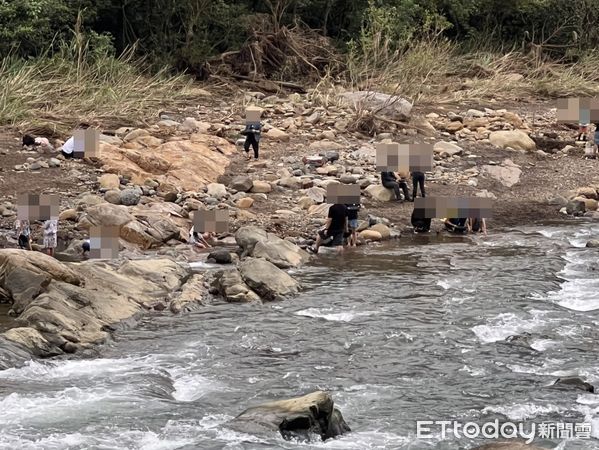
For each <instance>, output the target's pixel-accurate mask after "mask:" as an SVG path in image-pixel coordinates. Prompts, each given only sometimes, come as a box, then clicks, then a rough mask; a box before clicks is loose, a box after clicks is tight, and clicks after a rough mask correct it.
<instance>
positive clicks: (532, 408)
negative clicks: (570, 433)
mask: <svg viewBox="0 0 599 450" xmlns="http://www.w3.org/2000/svg"><path fill="white" fill-rule="evenodd" d="M564 411H565V410H564V409H563V408H560V407H559V406H557V405H535V404H534V403H525V404H514V405H509V406H507V405H502V406H487V407H486V408H484V409H483V411H482V412H483V414H485V413H497V414H503V415H504V416H506V417H508V418H509V419H510V420H513V421H522V420H526V419H533V418H535V417H536V416H540V415H547V414H551V413H563V412H564Z"/></svg>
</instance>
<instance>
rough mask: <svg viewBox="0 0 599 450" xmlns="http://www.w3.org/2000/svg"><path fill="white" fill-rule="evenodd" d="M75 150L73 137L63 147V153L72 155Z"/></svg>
mask: <svg viewBox="0 0 599 450" xmlns="http://www.w3.org/2000/svg"><path fill="white" fill-rule="evenodd" d="M73 150H75V138H74V137H73V136H71V137H70V138H68V139H67V141H66V142H65V143H64V145H63V146H62V151H63V152H65V153H66V154H68V155H70V154H71V153H73Z"/></svg>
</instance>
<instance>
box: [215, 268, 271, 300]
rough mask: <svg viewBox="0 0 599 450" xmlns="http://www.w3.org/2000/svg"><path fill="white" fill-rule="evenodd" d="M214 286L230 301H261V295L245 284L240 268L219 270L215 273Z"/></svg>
mask: <svg viewBox="0 0 599 450" xmlns="http://www.w3.org/2000/svg"><path fill="white" fill-rule="evenodd" d="M213 287H215V288H216V290H217V291H218V293H219V294H220V295H222V296H223V297H224V298H225V300H226V301H228V302H232V303H249V302H258V301H260V296H258V294H256V293H255V292H254V291H252V290H251V289H250V288H249V287H248V285H247V284H245V282H244V281H243V278H241V274H240V273H239V270H238V269H229V270H223V271H222V272H218V273H217V274H216V275H215V278H214V283H213Z"/></svg>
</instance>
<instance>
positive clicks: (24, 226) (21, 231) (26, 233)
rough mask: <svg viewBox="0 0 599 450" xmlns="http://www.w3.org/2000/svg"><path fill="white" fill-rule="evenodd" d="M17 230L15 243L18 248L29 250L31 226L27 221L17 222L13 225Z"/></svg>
mask: <svg viewBox="0 0 599 450" xmlns="http://www.w3.org/2000/svg"><path fill="white" fill-rule="evenodd" d="M15 228H16V229H17V242H18V243H19V248H21V249H27V250H31V226H30V225H29V221H28V220H17V221H16V223H15Z"/></svg>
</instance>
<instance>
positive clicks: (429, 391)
mask: <svg viewBox="0 0 599 450" xmlns="http://www.w3.org/2000/svg"><path fill="white" fill-rule="evenodd" d="M598 233H599V226H597V225H593V224H590V223H578V224H577V225H574V226H573V225H568V226H564V225H560V226H557V225H555V226H546V227H542V228H521V229H518V230H508V231H507V232H505V233H497V234H492V235H489V236H487V237H480V238H479V237H475V238H472V239H467V238H462V237H455V238H448V239H444V240H443V241H442V242H435V238H434V237H431V238H430V239H429V238H427V237H415V238H414V239H413V240H412V239H409V238H408V239H405V238H402V239H401V240H400V241H399V242H398V243H392V244H386V245H381V246H371V247H368V248H361V249H358V250H357V251H355V252H348V253H346V254H345V255H343V256H342V257H334V256H321V257H320V258H319V260H318V261H317V262H316V263H315V264H313V265H311V266H310V267H307V268H305V269H301V270H298V271H296V272H295V273H294V275H295V276H297V277H299V278H300V279H301V280H302V282H303V283H304V285H305V286H306V290H305V291H304V292H303V293H302V294H301V295H300V296H299V297H297V298H294V299H290V300H287V301H283V302H279V303H268V304H264V305H232V304H226V303H218V302H217V303H215V304H213V305H209V306H206V307H203V308H202V309H200V310H198V311H196V312H193V313H189V314H187V315H182V316H176V317H175V316H169V315H166V314H160V315H155V316H147V317H146V318H145V319H144V320H143V321H142V323H141V324H140V325H139V326H138V327H136V328H135V329H130V330H126V331H120V332H118V333H116V335H115V336H114V341H113V342H111V343H109V344H107V345H105V346H104V347H103V348H102V349H101V357H100V358H97V359H89V360H77V359H70V360H57V361H42V362H30V363H28V364H27V365H25V366H23V367H21V368H16V369H8V370H4V371H0V449H11V450H12V449H145V450H150V449H152V450H158V449H160V450H167V449H220V448H226V449H265V448H285V449H295V448H300V449H303V448H323V449H327V448H328V449H370V448H372V449H375V448H376V449H430V448H439V449H465V448H471V447H472V446H473V445H474V444H475V443H477V444H481V443H485V441H484V438H480V439H477V438H474V437H472V438H466V437H464V436H459V437H458V436H454V435H453V434H452V433H448V434H446V435H445V436H443V435H442V432H441V428H440V426H439V427H436V426H435V425H432V426H430V427H431V431H430V432H428V433H424V435H420V436H419V435H418V434H417V425H416V421H418V420H423V421H427V420H428V421H442V420H447V421H459V422H460V423H466V422H475V423H477V424H480V425H482V424H484V423H486V422H490V421H493V420H495V419H498V420H499V421H500V423H504V422H513V423H514V424H523V426H524V428H525V429H526V430H529V429H530V427H531V426H532V424H533V423H537V424H538V423H541V422H543V421H545V422H552V423H554V424H557V423H560V422H562V423H565V422H568V423H589V424H590V423H592V424H593V426H594V430H593V431H592V437H591V438H590V439H586V438H585V436H584V435H582V434H581V435H578V437H576V436H575V437H574V438H571V439H565V438H559V437H558V436H557V433H555V437H554V438H553V439H537V440H535V443H537V444H538V445H543V446H546V447H548V448H559V449H592V448H599V440H598V438H599V396H596V395H594V394H590V393H587V392H584V391H581V390H575V389H570V390H558V389H555V388H551V387H549V385H550V384H552V383H553V382H554V381H555V380H556V379H557V378H558V377H560V376H570V375H575V376H580V377H582V378H584V379H586V381H589V382H591V383H595V384H599V358H598V354H597V342H598V337H599V336H598V333H597V313H596V311H597V309H598V308H599V295H598V292H599V290H598V288H599V271H598V270H597V267H598V266H597V259H598V258H597V256H598V254H599V250H597V249H587V248H584V244H585V243H586V241H587V240H588V239H589V238H590V237H593V236H597V234H598ZM429 241H430V242H429ZM525 332H527V333H530V335H531V336H530V338H529V344H530V346H529V347H527V346H523V345H514V344H510V343H507V342H505V339H506V338H507V337H508V336H511V335H518V334H522V333H525ZM317 389H322V390H327V391H330V392H331V393H332V395H333V397H334V400H335V402H336V404H337V406H338V407H339V408H340V409H341V411H342V412H343V415H344V417H345V419H346V421H347V422H348V424H349V425H350V427H351V428H352V430H353V432H352V433H350V434H348V435H346V436H343V437H341V438H339V439H335V440H330V441H328V442H326V443H318V444H305V443H297V442H286V441H284V440H282V438H280V437H278V436H274V435H273V436H254V435H246V434H240V433H236V432H233V431H230V430H228V429H227V428H226V427H225V426H224V423H225V422H226V421H227V420H230V419H231V418H233V417H234V416H235V415H237V414H238V413H240V412H241V411H242V410H243V409H245V408H246V407H249V406H252V405H255V404H258V403H260V402H263V401H268V400H271V399H277V398H284V397H290V396H296V395H301V394H305V393H308V392H311V391H313V390H317ZM557 426H559V425H556V427H557ZM566 427H567V426H566ZM425 431H426V430H425ZM551 434H553V431H552V432H551ZM444 437H445V439H443V438H444ZM487 442H488V441H487Z"/></svg>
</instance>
